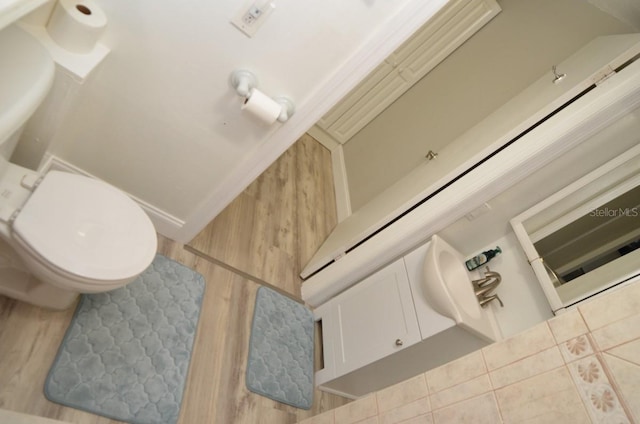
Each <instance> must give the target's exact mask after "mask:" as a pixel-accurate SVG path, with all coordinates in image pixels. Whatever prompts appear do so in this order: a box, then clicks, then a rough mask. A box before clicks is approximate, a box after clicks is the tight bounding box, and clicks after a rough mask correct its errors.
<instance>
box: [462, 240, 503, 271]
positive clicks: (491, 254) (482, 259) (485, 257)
mask: <svg viewBox="0 0 640 424" xmlns="http://www.w3.org/2000/svg"><path fill="white" fill-rule="evenodd" d="M500 253H502V249H500V246H496V248H495V249H491V250H487V251H485V252H482V253H480V254H479V255H476V256H474V257H473V258H471V259H469V260H468V261H466V262H465V263H464V264H465V265H466V266H467V269H468V270H469V271H473V270H474V269H476V268H478V267H480V266H482V265H484V264H486V263H487V262H489V261H490V260H491V259H493V258H495V257H496V256H498V255H499V254H500Z"/></svg>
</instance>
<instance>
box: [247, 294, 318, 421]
mask: <svg viewBox="0 0 640 424" xmlns="http://www.w3.org/2000/svg"><path fill="white" fill-rule="evenodd" d="M313 332H314V321H313V314H312V313H311V311H310V310H309V309H308V308H307V307H306V306H304V305H302V304H300V303H298V302H296V301H294V300H292V299H289V298H288V297H286V296H283V295H281V294H279V293H278V292H276V291H274V290H271V289H269V288H267V287H260V288H259V289H258V294H257V295H256V307H255V311H254V313H253V323H252V325H251V339H250V342H249V361H248V364H247V376H246V384H247V388H248V389H249V390H251V391H252V392H254V393H258V394H260V395H263V396H266V397H268V398H270V399H273V400H276V401H278V402H282V403H286V404H288V405H292V406H295V407H297V408H302V409H310V408H311V405H312V403H313Z"/></svg>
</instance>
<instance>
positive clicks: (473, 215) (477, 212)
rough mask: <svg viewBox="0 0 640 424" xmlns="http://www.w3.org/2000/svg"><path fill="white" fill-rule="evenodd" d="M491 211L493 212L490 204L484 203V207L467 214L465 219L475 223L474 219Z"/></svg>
mask: <svg viewBox="0 0 640 424" xmlns="http://www.w3.org/2000/svg"><path fill="white" fill-rule="evenodd" d="M490 210H491V206H490V205H489V204H488V203H483V204H482V205H480V206H478V207H477V208H475V209H474V210H472V211H471V212H469V213H468V214H466V215H465V217H466V218H467V219H468V220H469V221H473V220H474V219H476V218H478V217H480V216H482V215H484V214H486V213H487V212H489V211H490Z"/></svg>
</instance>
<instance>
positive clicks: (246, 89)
mask: <svg viewBox="0 0 640 424" xmlns="http://www.w3.org/2000/svg"><path fill="white" fill-rule="evenodd" d="M229 82H230V83H231V86H232V87H233V88H234V89H235V90H236V93H238V95H239V96H241V97H244V98H245V99H248V98H249V97H250V96H251V90H253V89H255V88H256V87H257V86H258V78H257V77H256V76H255V74H254V73H253V72H251V71H248V70H246V69H236V70H234V71H233V72H231V76H230V78H229ZM272 100H273V101H274V102H276V103H278V104H279V105H280V107H281V110H280V115H279V116H278V121H279V122H286V121H287V120H288V119H289V118H290V117H291V116H292V115H293V113H294V112H295V105H294V104H293V102H292V101H291V99H289V98H288V97H284V96H278V97H274V98H272Z"/></svg>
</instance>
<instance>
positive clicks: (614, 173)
mask: <svg viewBox="0 0 640 424" xmlns="http://www.w3.org/2000/svg"><path fill="white" fill-rule="evenodd" d="M511 225H512V227H513V229H514V232H515V233H516V236H517V238H518V240H519V242H520V244H521V245H522V247H523V249H524V251H525V253H526V255H527V258H528V260H529V262H530V263H531V266H532V267H533V269H534V271H535V273H536V277H537V278H538V280H539V282H540V284H541V286H542V288H543V290H544V292H545V295H546V296H547V298H548V300H549V302H550V304H551V306H552V309H553V311H554V313H556V312H558V311H559V310H561V309H563V308H566V307H568V306H571V305H574V304H576V303H578V302H580V301H582V300H584V299H586V298H588V297H591V296H593V295H596V294H598V293H601V292H603V291H604V290H607V289H608V288H610V287H613V286H615V285H618V284H621V283H624V282H625V281H627V280H628V279H629V278H631V277H633V276H635V275H637V273H638V263H640V146H636V147H634V148H633V149H631V150H629V151H627V152H625V153H624V154H622V155H620V156H618V157H616V158H615V159H613V160H611V161H609V162H607V163H606V164H604V165H602V166H601V167H600V168H598V169H596V170H594V171H592V172H591V173H589V174H587V175H586V176H585V177H583V178H581V179H579V180H578V181H576V182H574V183H573V184H571V185H569V186H567V187H565V188H564V189H563V190H560V191H559V192H557V193H556V194H554V195H552V196H550V197H548V198H547V199H545V200H543V201H542V202H540V203H538V204H537V205H535V206H534V207H532V208H531V209H529V210H527V211H525V212H523V213H522V214H521V215H519V216H517V217H515V218H514V219H513V220H512V221H511Z"/></svg>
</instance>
